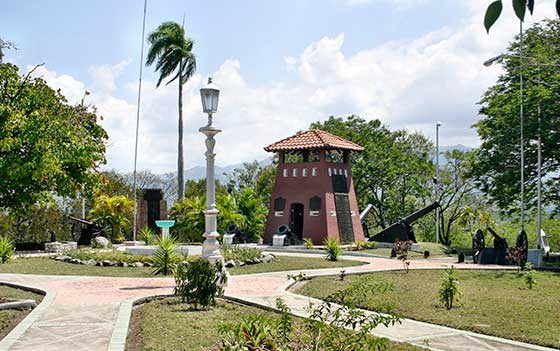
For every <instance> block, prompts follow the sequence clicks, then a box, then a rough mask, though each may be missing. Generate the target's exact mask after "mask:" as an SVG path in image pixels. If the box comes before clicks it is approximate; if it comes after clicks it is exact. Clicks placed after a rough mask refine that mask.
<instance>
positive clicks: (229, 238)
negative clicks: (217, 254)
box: [222, 234, 235, 246]
mask: <svg viewBox="0 0 560 351" xmlns="http://www.w3.org/2000/svg"><path fill="white" fill-rule="evenodd" d="M234 238H235V234H224V236H223V238H222V242H223V243H224V245H226V246H231V245H233V239H234Z"/></svg>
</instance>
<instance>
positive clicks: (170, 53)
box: [146, 22, 196, 200]
mask: <svg viewBox="0 0 560 351" xmlns="http://www.w3.org/2000/svg"><path fill="white" fill-rule="evenodd" d="M148 42H149V43H150V49H149V50H148V56H147V58H146V65H148V66H150V65H152V64H153V63H154V62H156V61H157V63H156V67H155V70H156V71H158V72H159V78H158V81H157V85H156V86H157V87H159V86H160V84H161V83H162V82H163V80H164V79H166V78H168V77H170V76H172V75H173V76H172V78H171V79H170V80H169V81H168V82H167V83H166V84H170V83H171V82H173V81H175V80H177V79H178V82H179V101H178V102H179V123H178V133H179V141H178V143H177V148H178V157H177V178H178V187H177V198H178V200H181V199H182V198H183V194H184V176H183V169H184V166H183V84H185V83H187V81H188V80H189V79H190V78H191V77H192V76H193V75H194V73H195V71H196V57H195V55H194V54H193V52H192V49H193V41H192V40H191V39H190V38H187V37H186V36H185V29H184V27H183V26H181V25H179V24H178V23H175V22H164V23H162V24H160V25H159V26H158V27H157V28H156V30H154V31H153V32H151V33H150V35H149V36H148Z"/></svg>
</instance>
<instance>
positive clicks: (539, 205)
mask: <svg viewBox="0 0 560 351" xmlns="http://www.w3.org/2000/svg"><path fill="white" fill-rule="evenodd" d="M541 78H542V77H541V73H540V68H539V89H540V87H541ZM541 114H542V107H541V99H540V98H539V105H538V125H537V132H538V134H537V135H538V138H537V143H538V145H537V177H538V182H537V249H539V250H540V248H541V226H542V173H541V167H542V139H541Z"/></svg>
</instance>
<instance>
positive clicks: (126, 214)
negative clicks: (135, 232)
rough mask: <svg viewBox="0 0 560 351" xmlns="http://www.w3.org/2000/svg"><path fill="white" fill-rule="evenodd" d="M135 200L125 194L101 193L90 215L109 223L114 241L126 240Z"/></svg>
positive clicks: (96, 219) (95, 219) (94, 218)
mask: <svg viewBox="0 0 560 351" xmlns="http://www.w3.org/2000/svg"><path fill="white" fill-rule="evenodd" d="M133 207H134V202H133V201H132V200H130V199H129V198H128V197H126V196H124V195H118V196H107V195H100V196H98V197H96V198H95V201H94V204H93V209H92V210H91V211H90V217H92V219H93V220H94V221H99V222H102V223H105V224H109V225H110V226H111V228H112V234H113V235H112V237H113V240H114V241H124V240H125V233H124V232H125V230H126V229H127V228H128V225H129V224H130V220H131V216H132V210H133Z"/></svg>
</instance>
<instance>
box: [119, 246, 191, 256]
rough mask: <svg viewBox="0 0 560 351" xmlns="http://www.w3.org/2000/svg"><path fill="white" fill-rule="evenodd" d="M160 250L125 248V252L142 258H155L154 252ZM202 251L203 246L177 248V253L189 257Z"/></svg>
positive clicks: (153, 247)
mask: <svg viewBox="0 0 560 351" xmlns="http://www.w3.org/2000/svg"><path fill="white" fill-rule="evenodd" d="M157 249H158V246H153V245H150V246H127V247H125V250H124V252H126V253H127V254H131V255H140V256H153V255H154V252H155V251H156V250H157ZM201 250H202V247H201V246H195V245H180V246H178V247H177V250H176V251H177V253H178V254H180V255H181V256H187V255H200V253H201Z"/></svg>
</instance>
